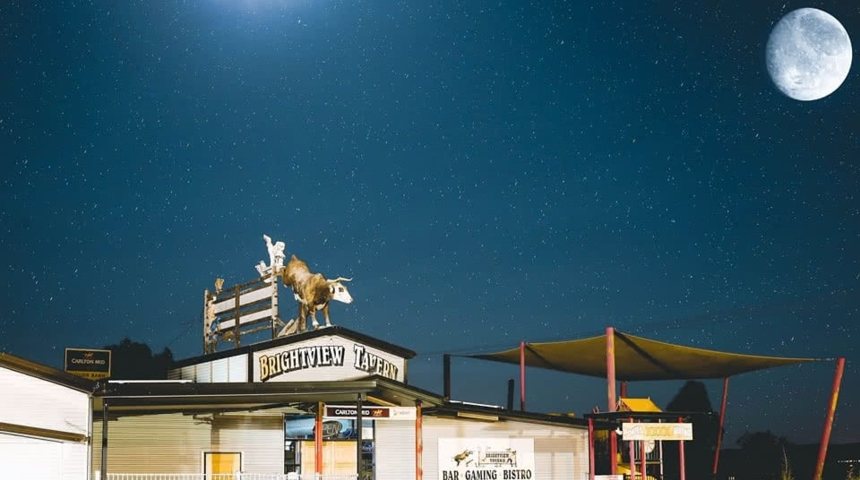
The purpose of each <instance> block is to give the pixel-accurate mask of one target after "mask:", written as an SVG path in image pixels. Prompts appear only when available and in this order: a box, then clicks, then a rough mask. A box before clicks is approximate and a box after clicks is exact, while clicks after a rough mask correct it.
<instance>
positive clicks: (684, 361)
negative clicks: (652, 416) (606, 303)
mask: <svg viewBox="0 0 860 480" xmlns="http://www.w3.org/2000/svg"><path fill="white" fill-rule="evenodd" d="M614 344H615V377H616V379H618V380H621V381H639V380H691V379H707V378H725V377H730V376H733V375H737V374H739V373H746V372H752V371H755V370H762V369H765V368H771V367H779V366H783V365H792V364H796V363H803V362H811V361H816V360H819V359H815V358H793V357H772V356H764V355H747V354H742V353H731V352H721V351H717V350H707V349H704V348H695V347H687V346H684V345H676V344H672V343H666V342H660V341H657V340H651V339H648V338H644V337H637V336H635V335H630V334H627V333H622V332H618V331H615V341H614ZM468 356H469V357H472V358H481V359H485V360H492V361H496V362H503V363H513V364H519V363H520V349H519V348H518V347H517V348H512V349H509V350H503V351H500V352H494V353H482V354H475V355H468ZM525 364H526V365H527V366H529V367H537V368H545V369H550V370H558V371H562V372H570V373H577V374H580V375H588V376H592V377H600V378H606V335H600V336H597V337H591V338H583V339H575V340H564V341H558V342H544V343H526V344H525Z"/></svg>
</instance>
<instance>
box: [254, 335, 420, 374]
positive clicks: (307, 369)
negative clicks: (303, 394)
mask: <svg viewBox="0 0 860 480" xmlns="http://www.w3.org/2000/svg"><path fill="white" fill-rule="evenodd" d="M338 331H342V329H338V330H332V333H334V332H338ZM253 360H254V381H255V382H268V381H299V382H301V381H312V380H346V379H351V378H361V377H366V376H368V375H380V376H383V377H386V378H390V379H392V380H397V381H400V382H402V381H404V378H403V370H404V359H403V358H402V357H398V356H396V355H394V354H392V353H389V352H386V351H383V350H380V349H378V348H374V347H372V346H370V345H367V344H365V343H362V342H358V341H355V340H352V339H350V338H345V337H343V336H340V335H337V334H334V335H330V336H319V337H316V338H314V339H312V340H309V341H300V342H295V343H289V344H286V345H283V346H280V347H275V348H269V349H265V350H259V351H257V352H254V354H253Z"/></svg>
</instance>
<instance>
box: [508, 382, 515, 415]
mask: <svg viewBox="0 0 860 480" xmlns="http://www.w3.org/2000/svg"><path fill="white" fill-rule="evenodd" d="M507 407H508V410H513V409H514V379H513V378H509V379H508V403H507Z"/></svg>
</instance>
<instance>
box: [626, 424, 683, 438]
mask: <svg viewBox="0 0 860 480" xmlns="http://www.w3.org/2000/svg"><path fill="white" fill-rule="evenodd" d="M621 437H622V438H623V439H624V441H625V442H627V441H632V440H676V441H677V440H692V439H693V424H692V423H622V424H621Z"/></svg>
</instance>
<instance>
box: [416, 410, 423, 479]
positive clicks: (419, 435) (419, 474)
mask: <svg viewBox="0 0 860 480" xmlns="http://www.w3.org/2000/svg"><path fill="white" fill-rule="evenodd" d="M423 478H424V417H423V414H422V412H421V400H418V401H416V402H415V480H422V479H423Z"/></svg>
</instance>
